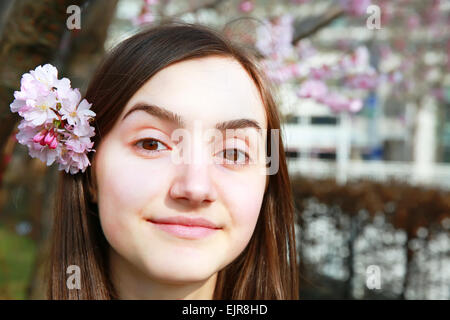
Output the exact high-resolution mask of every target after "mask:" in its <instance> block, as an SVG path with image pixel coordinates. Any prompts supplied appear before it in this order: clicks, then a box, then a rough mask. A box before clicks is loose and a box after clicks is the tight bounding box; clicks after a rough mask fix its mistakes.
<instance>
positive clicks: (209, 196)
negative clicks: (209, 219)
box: [170, 148, 217, 206]
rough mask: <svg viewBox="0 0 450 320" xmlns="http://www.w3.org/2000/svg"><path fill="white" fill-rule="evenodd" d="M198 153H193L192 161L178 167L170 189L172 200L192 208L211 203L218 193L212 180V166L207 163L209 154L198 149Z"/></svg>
mask: <svg viewBox="0 0 450 320" xmlns="http://www.w3.org/2000/svg"><path fill="white" fill-rule="evenodd" d="M196 151H198V152H196ZM196 151H194V152H193V155H192V158H191V161H187V163H184V162H183V163H181V164H177V165H176V170H177V174H176V177H175V179H174V180H173V183H172V186H171V188H170V196H171V198H172V199H174V200H176V201H178V202H185V203H186V204H189V205H191V206H199V205H202V204H204V203H211V202H214V201H215V200H216V198H217V192H216V189H215V186H214V183H213V180H212V179H211V168H212V166H211V164H210V163H207V162H205V161H206V160H205V156H207V153H204V151H205V150H203V149H202V150H201V148H200V149H198V148H196ZM194 158H196V159H194ZM202 158H203V159H202Z"/></svg>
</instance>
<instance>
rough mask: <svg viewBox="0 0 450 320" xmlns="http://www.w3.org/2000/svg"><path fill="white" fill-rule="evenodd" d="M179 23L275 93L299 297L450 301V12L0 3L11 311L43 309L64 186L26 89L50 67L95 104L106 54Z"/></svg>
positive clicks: (400, 7) (0, 235) (420, 5)
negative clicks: (26, 82)
mask: <svg viewBox="0 0 450 320" xmlns="http://www.w3.org/2000/svg"><path fill="white" fill-rule="evenodd" d="M70 5H76V6H78V8H79V13H80V15H79V17H80V18H81V19H80V20H79V21H78V22H79V23H80V24H79V28H72V29H71V28H69V27H68V24H67V22H68V19H72V20H71V21H72V24H73V22H75V24H76V23H77V21H76V20H73V19H76V17H75V18H74V16H73V15H72V14H74V13H76V11H73V10H68V7H69V6H70ZM170 18H176V19H179V20H182V21H186V22H197V23H202V24H206V25H209V26H211V27H213V28H216V29H218V30H222V31H223V32H224V33H225V34H226V35H227V36H229V37H230V38H232V39H233V40H235V41H237V42H239V43H240V44H242V45H243V46H246V47H247V48H248V49H249V50H252V51H253V52H254V53H255V54H256V55H257V57H258V59H259V62H260V65H261V67H262V68H263V70H264V71H265V73H266V74H267V76H268V77H269V78H270V79H271V80H272V82H273V84H274V88H275V94H276V99H277V102H278V104H279V106H280V111H281V114H282V117H283V129H284V132H283V138H284V141H285V148H286V152H287V156H288V166H289V172H290V175H291V181H292V191H293V193H294V197H295V207H296V216H297V218H298V219H297V225H296V231H297V233H296V236H297V241H298V243H297V246H298V248H297V249H298V250H297V251H298V258H299V261H300V266H299V267H300V274H301V278H300V284H301V288H300V296H301V298H302V299H446V300H448V299H450V193H449V188H450V0H397V1H387V0H372V1H371V0H280V1H274V0H244V1H241V0H185V1H181V0H70V1H68V0H42V1H33V0H16V1H13V0H3V1H1V2H0V117H1V126H0V155H1V158H0V299H42V298H45V295H44V291H43V288H44V287H43V283H42V262H43V260H44V259H45V254H46V252H47V248H48V241H47V239H48V234H49V230H50V227H51V223H52V222H51V219H50V216H51V210H52V201H53V196H54V193H55V182H56V177H57V173H58V172H57V170H56V168H54V167H46V166H45V164H43V163H41V162H40V161H39V160H36V159H31V157H29V156H28V154H27V150H26V148H25V147H24V146H22V145H19V144H18V143H17V141H16V140H15V133H16V132H17V124H18V121H19V117H18V116H17V114H13V113H11V112H10V109H9V104H10V103H11V102H12V101H13V99H14V97H13V93H14V91H15V90H19V88H20V77H21V75H22V74H23V73H25V72H28V71H29V70H31V69H34V68H35V67H36V66H37V65H40V64H45V63H51V64H53V65H55V66H56V67H57V68H58V70H59V71H60V74H59V76H60V77H63V76H64V77H68V78H70V79H71V81H72V87H78V88H80V89H81V91H82V92H85V90H86V87H87V85H88V82H89V79H90V76H91V74H92V71H93V70H94V69H95V67H96V66H97V64H98V62H99V61H100V59H101V58H102V57H103V55H104V53H105V51H107V50H108V49H109V48H111V47H112V46H114V45H115V44H116V43H118V42H120V41H121V40H123V39H125V38H127V37H129V36H130V35H132V34H133V33H135V32H137V31H138V30H139V28H140V27H143V26H146V25H154V24H159V23H161V22H162V21H164V20H166V19H170Z"/></svg>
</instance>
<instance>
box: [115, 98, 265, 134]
mask: <svg viewBox="0 0 450 320" xmlns="http://www.w3.org/2000/svg"><path fill="white" fill-rule="evenodd" d="M136 111H145V112H146V113H148V114H150V115H152V116H154V117H157V118H159V119H161V120H165V121H169V122H172V123H174V124H176V125H178V127H181V128H185V127H186V122H185V120H184V119H183V118H182V117H181V116H180V115H178V114H176V113H173V112H172V111H169V110H167V109H165V108H162V107H159V106H157V105H152V104H147V103H137V104H135V105H134V106H133V107H132V108H131V109H130V110H129V111H128V112H127V113H126V114H125V115H124V116H123V118H122V121H123V120H125V118H127V117H128V116H129V115H130V114H132V113H133V112H136ZM215 128H216V129H218V130H221V131H225V130H226V129H244V128H255V129H258V130H261V126H260V125H259V123H258V121H256V120H253V119H247V118H243V119H234V120H228V121H223V122H219V123H217V124H216V125H215Z"/></svg>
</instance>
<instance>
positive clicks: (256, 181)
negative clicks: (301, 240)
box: [93, 57, 267, 283]
mask: <svg viewBox="0 0 450 320" xmlns="http://www.w3.org/2000/svg"><path fill="white" fill-rule="evenodd" d="M135 106H140V107H139V108H138V109H137V110H135V111H132V110H133V109H134V107H135ZM146 106H147V107H146ZM130 111H131V112H130ZM173 115H176V117H173ZM239 119H247V120H251V121H250V122H249V121H237V122H228V121H231V120H239ZM221 123H222V126H218V130H215V128H216V126H217V125H218V124H221ZM233 124H234V125H233ZM253 124H256V125H258V126H260V127H261V128H262V129H266V128H267V119H266V115H265V110H264V107H263V104H262V101H261V98H260V95H259V92H258V90H257V88H256V86H255V84H254V83H253V81H252V79H251V78H250V77H249V75H248V74H247V72H246V71H245V70H244V69H243V67H242V66H241V65H240V64H239V63H238V62H236V61H235V60H233V59H231V58H224V57H207V58H201V59H194V60H188V61H183V62H179V63H176V64H173V65H171V66H169V67H167V68H165V69H163V70H161V71H159V72H158V73H157V74H156V75H155V76H153V77H152V78H151V79H150V80H149V81H147V82H146V83H145V84H144V85H143V86H142V87H141V88H140V89H139V90H138V91H137V92H136V93H135V94H134V96H133V97H132V98H131V99H130V100H129V101H128V103H127V105H126V106H125V109H124V110H123V113H122V114H121V116H120V118H119V120H118V121H117V123H116V124H115V125H114V127H113V129H112V130H111V131H110V132H109V133H108V134H107V135H106V136H104V137H102V141H101V144H100V145H99V146H98V147H97V152H96V155H95V161H94V163H93V166H94V170H95V174H96V181H97V187H98V189H97V196H98V208H99V215H100V221H101V226H102V229H103V232H104V234H105V236H106V238H107V240H108V242H109V244H110V245H111V248H112V249H113V252H114V253H116V254H117V256H118V257H120V258H123V261H126V263H128V264H130V265H131V266H133V267H134V268H136V270H138V271H139V272H142V273H143V274H145V275H146V276H148V277H150V278H152V279H156V280H160V281H165V282H170V283H184V282H190V281H202V280H206V279H208V278H209V277H210V276H212V275H214V274H215V273H216V272H217V271H219V270H221V269H222V268H224V267H225V266H227V265H228V264H229V263H231V262H232V261H233V260H234V259H235V258H236V257H237V256H238V255H239V254H240V253H241V252H242V251H243V250H244V248H245V247H246V245H247V244H248V242H249V240H250V238H251V236H252V234H253V231H254V229H255V225H256V222H257V219H258V215H259V212H260V209H261V204H262V200H263V195H264V192H265V184H266V178H267V176H266V175H265V174H263V173H262V171H263V170H261V169H262V168H264V167H265V163H264V161H263V160H262V158H261V155H262V156H264V151H265V146H266V144H265V141H266V131H265V130H258V129H256V128H255V127H254V126H253ZM236 126H237V127H243V129H242V130H241V131H240V132H239V131H237V132H232V134H231V135H230V134H229V135H226V134H225V133H226V132H225V131H222V130H223V129H224V128H235V127H236ZM181 128H182V129H181ZM199 128H201V129H200V130H199ZM212 129H214V130H213V131H211V130H212ZM208 130H210V131H209V132H214V133H217V132H219V133H220V132H222V134H223V138H222V139H215V140H213V139H209V138H208V139H206V138H205V137H208V136H206V135H205V132H207V131H208ZM176 132H178V134H177V135H175V134H174V133H176ZM180 136H181V137H182V138H181V139H180ZM219 137H220V136H219ZM188 142H190V143H188ZM261 142H262V145H261ZM226 149H229V150H228V151H227V152H223V151H224V150H226ZM261 149H263V150H261ZM181 150H182V152H180V151H181ZM245 153H247V154H248V155H249V157H250V159H247V158H246V157H245ZM175 154H179V156H180V157H182V156H184V157H186V158H183V160H182V161H179V160H180V159H181V158H180V157H179V158H174V155H175ZM175 159H178V161H175ZM258 160H259V161H258ZM261 160H262V161H261ZM233 161H234V163H233ZM249 162H251V163H249ZM173 217H184V218H187V219H188V223H189V221H190V220H189V218H202V219H206V220H208V221H209V222H210V223H211V224H213V225H214V226H215V228H205V227H199V226H198V225H197V226H196V227H194V226H186V225H183V224H186V221H181V222H180V221H175V224H173V223H174V221H171V222H170V224H166V223H162V222H167V221H162V220H164V219H166V218H173ZM191 222H192V221H191ZM177 224H178V225H177ZM194 224H197V222H196V221H194Z"/></svg>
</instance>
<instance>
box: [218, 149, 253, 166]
mask: <svg viewBox="0 0 450 320" xmlns="http://www.w3.org/2000/svg"><path fill="white" fill-rule="evenodd" d="M222 153H223V154H224V156H225V159H227V160H229V161H232V162H235V163H237V164H241V163H246V162H247V159H248V155H247V153H245V152H243V151H241V150H239V149H226V150H223V151H222ZM239 154H241V155H243V159H242V157H239ZM239 159H241V160H240V161H238V160H239Z"/></svg>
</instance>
